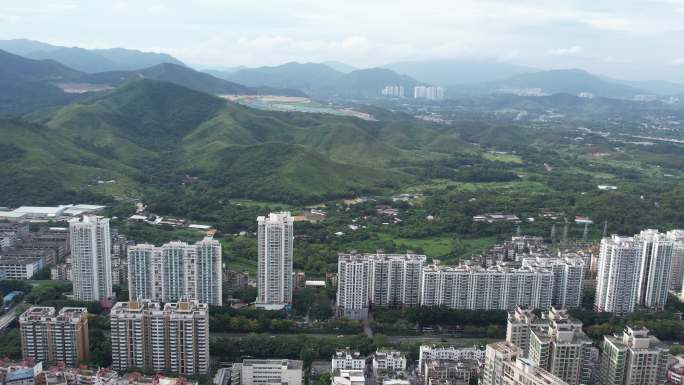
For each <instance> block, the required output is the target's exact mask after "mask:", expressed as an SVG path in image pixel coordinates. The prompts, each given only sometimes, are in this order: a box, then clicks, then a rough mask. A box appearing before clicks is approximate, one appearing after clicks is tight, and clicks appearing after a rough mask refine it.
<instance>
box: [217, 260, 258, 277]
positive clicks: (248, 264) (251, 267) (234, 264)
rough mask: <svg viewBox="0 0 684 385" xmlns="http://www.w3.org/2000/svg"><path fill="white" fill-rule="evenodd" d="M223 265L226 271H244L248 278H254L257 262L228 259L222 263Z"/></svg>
mask: <svg viewBox="0 0 684 385" xmlns="http://www.w3.org/2000/svg"><path fill="white" fill-rule="evenodd" d="M223 265H224V266H225V268H227V269H231V270H239V271H246V272H248V273H249V275H250V276H252V277H254V276H256V271H257V261H255V260H248V259H240V258H229V259H228V260H227V261H223Z"/></svg>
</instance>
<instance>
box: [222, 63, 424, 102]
mask: <svg viewBox="0 0 684 385" xmlns="http://www.w3.org/2000/svg"><path fill="white" fill-rule="evenodd" d="M210 73H211V74H214V75H216V76H219V77H221V78H223V79H226V80H230V81H233V82H236V83H240V84H245V85H247V86H250V87H258V86H266V87H276V88H288V89H298V90H301V91H303V92H305V93H307V94H310V95H313V96H318V97H352V98H354V97H377V96H380V92H381V90H382V88H384V87H385V86H388V85H401V86H404V87H405V88H406V90H407V91H406V92H407V93H408V92H410V91H409V90H411V89H412V88H413V87H415V86H416V85H419V84H424V83H422V82H419V81H418V80H416V79H413V78H411V77H410V76H407V75H400V74H397V73H396V72H394V71H391V70H388V69H386V68H367V69H357V70H352V71H350V72H348V73H343V72H340V71H336V70H334V69H333V68H331V67H330V66H328V65H326V64H323V63H297V62H290V63H285V64H282V65H279V66H273V67H258V68H247V69H242V70H238V71H235V72H220V71H211V72H210Z"/></svg>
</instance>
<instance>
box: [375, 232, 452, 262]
mask: <svg viewBox="0 0 684 385" xmlns="http://www.w3.org/2000/svg"><path fill="white" fill-rule="evenodd" d="M378 238H379V239H380V240H381V241H394V243H396V244H397V245H399V246H400V247H405V248H406V249H411V250H416V249H420V250H422V251H423V252H424V253H425V255H427V256H428V257H440V256H443V255H447V254H449V253H450V252H451V250H452V249H453V247H454V239H453V238H451V237H448V236H441V237H430V238H424V239H411V238H397V237H393V236H392V235H390V234H385V233H379V234H378Z"/></svg>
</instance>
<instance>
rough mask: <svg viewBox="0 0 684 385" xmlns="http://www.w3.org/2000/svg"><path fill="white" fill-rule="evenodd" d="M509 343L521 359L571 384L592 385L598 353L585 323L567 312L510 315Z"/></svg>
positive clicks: (521, 311)
mask: <svg viewBox="0 0 684 385" xmlns="http://www.w3.org/2000/svg"><path fill="white" fill-rule="evenodd" d="M506 342H507V343H509V344H512V345H515V346H517V347H518V348H519V349H520V352H521V353H520V354H519V356H520V357H526V358H528V359H529V360H530V361H531V362H532V363H534V365H535V366H536V367H540V368H543V369H545V370H546V371H548V372H549V373H551V374H553V375H555V376H557V377H559V378H561V379H562V380H563V381H565V382H566V383H568V384H571V385H579V384H588V383H591V378H592V373H593V370H594V367H595V359H596V358H597V357H598V352H597V350H596V348H594V347H593V346H592V342H591V339H589V337H587V335H586V334H585V333H584V331H582V322H580V321H578V320H576V319H574V318H572V317H570V316H569V315H568V314H567V312H566V311H564V310H557V309H555V308H551V310H549V311H548V312H544V313H542V316H541V318H540V317H537V316H536V315H535V314H534V313H533V312H532V311H530V310H527V309H522V308H517V309H516V310H515V311H513V312H509V313H508V325H507V328H506Z"/></svg>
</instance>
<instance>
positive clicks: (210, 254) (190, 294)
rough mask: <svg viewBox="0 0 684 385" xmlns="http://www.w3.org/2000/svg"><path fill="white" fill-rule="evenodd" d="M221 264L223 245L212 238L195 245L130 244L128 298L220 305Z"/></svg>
mask: <svg viewBox="0 0 684 385" xmlns="http://www.w3.org/2000/svg"><path fill="white" fill-rule="evenodd" d="M221 266H222V260H221V244H220V243H219V241H217V240H215V239H213V238H210V237H207V238H204V240H202V241H200V242H197V243H195V244H194V245H189V244H187V243H185V242H170V243H167V244H164V245H162V246H154V245H150V244H141V245H136V246H130V247H128V293H129V298H130V300H131V301H135V300H138V299H149V300H151V301H153V302H163V303H166V302H177V301H180V300H194V301H198V302H201V303H208V304H210V305H216V306H220V305H221V304H222V295H223V294H222V285H221Z"/></svg>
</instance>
